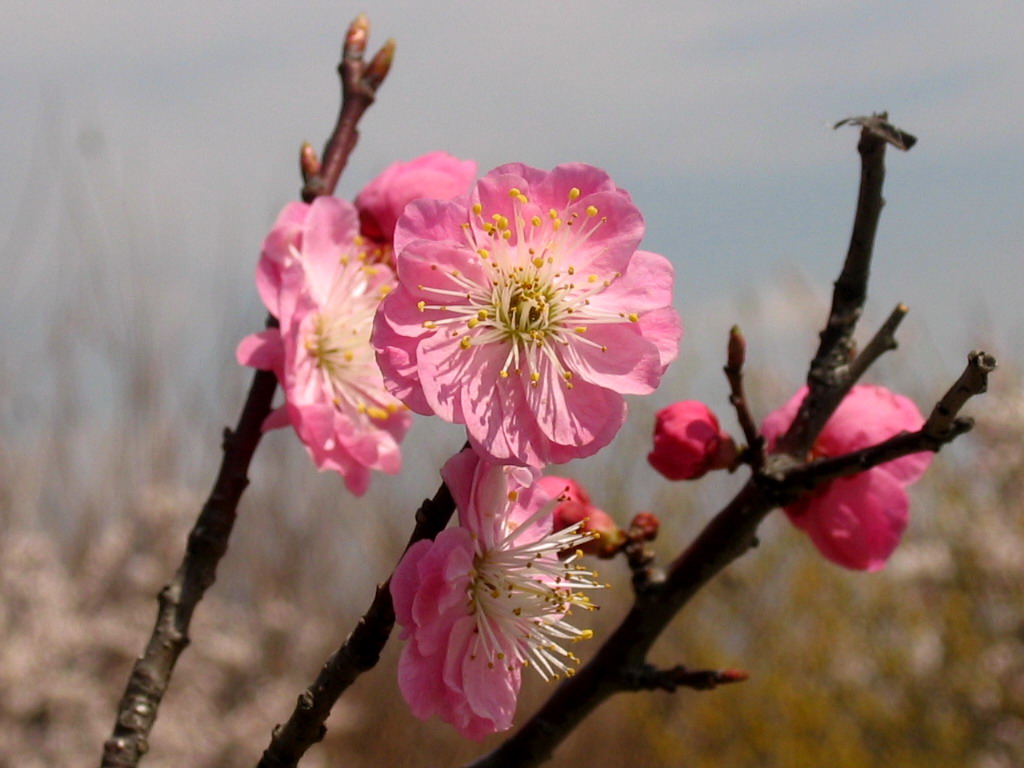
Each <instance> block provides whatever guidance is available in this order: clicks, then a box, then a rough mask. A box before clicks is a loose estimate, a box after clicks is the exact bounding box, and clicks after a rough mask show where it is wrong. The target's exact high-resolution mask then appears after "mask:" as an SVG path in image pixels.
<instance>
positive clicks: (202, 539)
mask: <svg viewBox="0 0 1024 768" xmlns="http://www.w3.org/2000/svg"><path fill="white" fill-rule="evenodd" d="M368 32H369V23H368V22H367V20H366V17H365V16H359V17H357V18H356V20H355V21H353V22H352V25H351V26H350V27H349V29H348V33H347V35H346V37H345V45H344V48H343V54H342V55H343V60H342V62H341V64H339V65H338V72H339V74H340V75H341V78H342V106H341V109H340V111H339V115H338V122H337V125H336V126H335V128H334V132H333V133H332V134H331V138H330V139H329V140H328V142H327V147H326V149H325V150H324V163H323V166H322V167H321V165H320V163H319V161H318V160H317V158H316V156H315V153H313V152H312V151H311V150H307V149H306V148H304V149H303V152H302V155H301V167H302V171H303V178H304V180H305V185H304V187H303V199H304V200H306V202H309V201H310V200H312V199H313V198H314V197H316V196H317V195H329V194H333V192H334V189H335V187H336V186H337V183H338V180H339V178H340V177H341V172H342V170H343V169H344V167H345V163H346V162H347V161H348V156H349V154H350V153H351V151H352V149H353V148H354V147H355V143H356V136H357V132H356V125H357V123H358V121H359V118H360V117H361V116H362V115H363V113H364V112H365V111H366V109H367V108H368V107H369V106H370V104H372V103H373V98H374V94H375V93H376V89H377V88H378V87H379V86H380V84H381V83H382V82H383V80H384V78H385V77H386V76H387V73H388V69H389V67H390V65H391V59H392V57H393V55H394V49H395V45H394V42H393V41H388V43H386V44H385V45H384V47H383V48H382V49H381V50H380V52H378V53H377V55H376V56H375V57H374V58H373V60H372V61H371V62H370V63H369V64H368V65H365V64H364V62H363V58H362V55H363V52H364V51H365V49H366V37H367V34H368ZM276 324H277V321H276V320H275V319H274V318H273V317H269V318H268V319H267V325H268V326H276ZM276 388H277V379H276V377H275V375H274V373H273V372H271V371H257V372H256V373H255V374H254V376H253V380H252V385H251V386H250V388H249V395H248V397H247V398H246V402H245V405H244V407H243V408H242V414H241V416H240V417H239V420H238V426H237V427H236V428H235V430H234V431H233V432H232V431H230V430H225V433H224V445H223V457H222V460H221V466H220V471H219V473H218V475H217V479H216V481H215V482H214V486H213V490H212V491H211V492H210V496H209V498H208V499H207V501H206V504H204V505H203V509H202V511H201V512H200V513H199V517H198V519H197V520H196V524H195V527H193V529H192V531H191V533H190V534H189V537H188V543H187V546H186V551H185V555H184V557H183V558H182V562H181V565H180V566H179V567H178V570H177V572H176V573H175V575H174V578H173V579H172V581H171V582H170V583H169V584H167V585H166V586H165V587H164V588H163V589H162V590H161V592H160V596H159V608H158V611H157V618H156V622H155V625H154V627H153V632H152V634H151V636H150V639H149V642H148V643H147V645H146V649H145V651H144V653H143V655H142V656H141V657H140V658H139V659H137V660H136V662H135V665H134V666H133V668H132V672H131V674H130V676H129V678H128V683H127V685H126V687H125V692H124V694H123V695H122V697H121V701H120V702H119V703H118V707H117V719H116V721H115V725H114V730H113V733H112V735H111V736H110V738H109V739H107V740H106V741H105V742H104V744H103V760H102V766H103V768H134V766H137V765H138V763H139V761H140V760H141V759H142V756H143V755H145V754H146V752H147V751H148V750H149V733H150V731H151V730H152V728H153V724H154V723H155V722H156V717H157V713H158V710H159V707H160V702H161V700H162V699H163V695H164V692H165V691H166V690H167V686H168V685H169V684H170V679H171V673H172V672H173V670H174V666H175V664H176V663H177V660H178V657H179V656H180V655H181V652H182V651H183V650H184V649H185V647H186V646H187V645H188V643H189V637H188V630H189V625H190V624H191V621H192V613H193V612H194V611H195V608H196V606H197V605H198V603H199V601H200V600H201V599H202V597H203V594H204V593H205V592H206V590H207V589H208V588H209V587H210V585H211V584H213V582H214V580H215V579H216V574H217V565H218V563H219V562H220V560H221V558H222V557H223V556H224V554H225V553H226V552H227V548H228V540H229V539H230V537H231V531H232V528H233V527H234V524H235V518H236V512H237V509H238V502H239V500H240V499H241V496H242V492H243V491H244V490H245V488H246V486H247V485H248V484H249V480H248V477H247V473H248V470H249V464H250V462H251V461H252V457H253V454H254V453H255V451H256V447H257V445H258V444H259V441H260V438H261V437H262V429H261V427H262V424H263V421H264V419H266V417H267V415H268V414H269V413H270V407H271V402H272V401H273V398H274V392H275V390H276Z"/></svg>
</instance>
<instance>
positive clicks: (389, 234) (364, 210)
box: [355, 152, 476, 261]
mask: <svg viewBox="0 0 1024 768" xmlns="http://www.w3.org/2000/svg"><path fill="white" fill-rule="evenodd" d="M475 176H476V163H474V162H473V161H472V160H459V159H458V158H457V157H452V156H451V155H449V154H448V153H447V152H430V153H429V154H426V155H422V156H420V157H417V158H416V159H415V160H410V161H408V162H397V163H392V164H391V165H389V166H388V167H387V168H385V169H384V171H383V172H382V173H381V174H380V175H379V176H377V177H376V178H375V179H373V181H371V182H370V183H369V184H367V185H366V186H365V187H363V190H362V192H360V193H359V194H358V195H357V196H356V200H355V204H356V210H358V211H359V224H360V232H361V234H362V236H363V237H364V238H366V239H367V240H370V241H372V242H373V243H374V244H376V246H377V247H378V248H380V249H381V253H380V256H379V257H378V260H383V261H390V252H391V244H392V242H393V241H394V236H395V225H396V224H397V223H398V218H399V217H400V216H401V215H402V211H403V210H405V206H406V205H408V204H409V203H411V202H412V201H413V200H418V199H419V198H421V197H426V198H433V199H438V200H450V199H451V198H453V197H455V196H456V195H461V194H464V193H465V192H466V190H467V189H469V185H470V183H471V182H472V181H473V178H474V177H475Z"/></svg>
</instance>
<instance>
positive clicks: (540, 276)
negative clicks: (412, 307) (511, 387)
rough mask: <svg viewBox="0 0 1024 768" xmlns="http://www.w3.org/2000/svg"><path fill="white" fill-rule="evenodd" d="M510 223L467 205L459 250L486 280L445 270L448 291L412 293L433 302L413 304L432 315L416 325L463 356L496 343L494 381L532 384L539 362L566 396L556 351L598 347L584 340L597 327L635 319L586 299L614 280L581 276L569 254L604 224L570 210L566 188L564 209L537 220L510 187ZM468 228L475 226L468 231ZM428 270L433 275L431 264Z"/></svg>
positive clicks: (573, 196) (568, 377)
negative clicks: (471, 257) (503, 351)
mask: <svg viewBox="0 0 1024 768" xmlns="http://www.w3.org/2000/svg"><path fill="white" fill-rule="evenodd" d="M508 195H509V197H510V198H511V201H512V219H511V220H510V219H509V218H508V217H507V216H505V215H503V214H500V213H494V214H491V215H489V216H488V215H486V213H485V211H484V210H483V206H482V205H481V204H480V203H475V204H474V205H473V206H472V208H471V219H470V221H467V222H465V223H464V224H463V225H462V228H463V232H464V237H465V240H466V244H467V246H468V247H469V248H470V249H471V250H472V251H473V252H474V253H475V254H476V256H477V257H478V258H479V259H480V260H481V261H482V262H483V263H484V264H486V265H487V278H488V279H486V280H484V281H480V282H477V281H475V280H473V279H470V278H469V277H467V275H466V274H464V273H463V272H461V271H459V270H455V269H448V270H445V272H446V274H447V276H448V278H449V280H450V283H451V287H450V288H439V287H433V286H423V285H420V286H417V288H418V290H420V291H421V292H423V293H424V294H427V295H429V296H430V297H432V298H434V299H435V301H428V300H422V301H420V302H419V303H418V307H419V310H420V311H421V312H427V311H428V310H436V311H440V313H441V315H440V316H439V315H435V318H436V319H432V320H427V321H424V322H423V327H424V328H426V329H428V330H437V331H440V332H443V333H447V334H449V335H450V336H451V337H452V338H459V344H460V346H461V347H462V348H463V349H469V348H470V347H472V346H477V345H482V344H495V343H497V344H502V345H504V346H505V347H507V355H506V358H505V361H504V364H503V365H502V367H501V370H500V373H499V375H500V376H501V377H502V378H507V377H508V376H509V375H522V374H523V373H524V372H526V374H527V375H528V376H529V377H530V383H531V385H532V386H537V385H538V383H539V381H540V377H541V374H540V368H541V363H542V361H544V360H546V361H547V362H548V363H550V364H551V366H552V368H553V370H555V371H557V373H558V375H559V377H560V378H561V380H562V382H563V384H564V386H565V387H566V388H567V389H572V386H573V384H572V379H573V371H572V370H571V368H570V366H569V365H568V364H567V362H566V360H565V358H564V356H563V355H562V353H561V349H562V348H564V347H567V346H569V345H573V344H581V345H589V346H591V347H594V348H597V349H600V350H601V351H602V352H604V351H607V349H606V347H604V346H603V345H601V344H598V343H596V342H594V341H591V340H590V339H589V338H588V337H587V332H588V330H589V328H590V327H591V326H593V325H597V324H605V323H622V322H637V321H638V320H639V317H638V315H637V314H636V313H629V312H611V311H607V310H598V309H595V308H594V307H592V306H591V299H592V298H593V297H594V296H595V295H596V294H599V293H600V292H602V291H604V290H605V289H606V288H608V287H609V286H610V285H611V284H612V283H613V282H614V281H615V280H617V279H618V278H620V277H621V276H622V274H621V272H612V273H609V274H605V275H598V274H593V273H591V274H587V275H582V274H579V273H578V271H577V268H576V266H575V265H574V263H573V262H574V255H575V254H576V253H578V252H579V251H580V249H581V248H583V247H584V245H585V244H586V243H587V241H588V240H589V239H590V238H591V237H592V236H593V234H594V233H595V232H596V231H597V230H598V229H599V228H600V227H601V226H603V225H604V224H606V223H607V221H608V219H607V217H606V216H600V215H599V214H600V211H599V210H598V208H597V207H596V206H594V205H589V206H587V207H586V208H583V209H580V206H579V205H575V203H576V201H577V200H578V199H579V197H580V190H579V189H577V188H575V187H574V188H572V189H571V190H569V193H568V200H567V202H566V205H565V208H563V209H562V210H561V211H559V210H556V209H554V208H551V209H549V210H548V211H547V212H546V214H542V213H541V212H540V211H539V209H537V206H533V205H531V204H530V201H529V199H528V198H527V197H526V195H524V194H523V193H522V191H520V190H519V189H518V188H512V189H510V190H509V191H508ZM474 224H475V225H476V226H474ZM432 269H435V270H436V269H440V267H438V266H437V265H433V266H432Z"/></svg>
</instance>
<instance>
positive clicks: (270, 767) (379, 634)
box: [259, 483, 455, 768]
mask: <svg viewBox="0 0 1024 768" xmlns="http://www.w3.org/2000/svg"><path fill="white" fill-rule="evenodd" d="M454 511H455V501H454V499H452V496H451V493H450V492H449V491H448V486H446V485H445V484H444V483H441V487H440V488H438V490H437V493H436V494H435V495H434V498H433V499H427V500H425V501H424V502H423V504H422V505H421V506H420V508H419V509H418V510H417V512H416V526H415V527H414V528H413V532H412V535H411V536H410V537H409V541H408V543H407V544H406V545H405V548H406V549H408V548H409V547H411V546H412V545H413V544H415V543H416V542H417V541H421V540H422V539H433V538H435V537H436V536H437V534H439V533H440V532H441V531H442V530H444V528H445V526H446V525H448V521H449V520H450V519H451V516H452V514H453V513H454ZM390 584H391V579H390V578H389V579H388V580H387V581H385V582H384V583H383V584H378V585H377V589H376V592H375V593H374V596H373V602H372V603H371V604H370V607H369V609H368V610H367V611H366V613H365V614H364V615H363V617H362V618H361V619H360V620H359V623H358V624H357V625H356V628H355V629H354V630H352V633H351V634H350V635H349V636H348V637H347V638H346V639H345V642H344V643H342V645H341V647H340V648H339V649H338V650H337V651H335V652H334V654H332V655H331V657H330V658H329V659H328V660H327V662H326V663H325V664H324V666H323V668H322V669H321V670H320V674H319V675H318V676H317V678H316V681H315V682H314V683H313V684H312V685H311V686H309V688H307V689H306V690H305V691H303V692H302V693H301V694H300V695H299V699H298V702H297V703H296V705H295V709H294V710H292V714H291V717H289V718H288V722H286V723H285V724H284V725H279V726H277V727H276V728H274V733H273V736H272V737H271V740H270V746H268V747H267V749H266V750H265V751H264V752H263V757H261V758H260V762H259V768H294V766H295V765H297V764H298V762H299V760H300V759H301V758H302V756H303V755H304V754H305V753H306V750H308V749H309V748H310V747H311V746H313V745H314V744H316V743H317V742H318V741H320V740H321V739H323V737H324V735H325V734H326V733H327V728H326V727H325V726H324V723H325V722H326V721H327V718H328V716H329V715H330V714H331V709H332V708H333V707H334V704H335V702H337V701H338V699H339V698H340V697H341V695H342V694H343V693H344V692H345V690H346V689H347V688H348V687H349V686H350V685H352V683H354V682H355V681H356V679H357V678H358V677H359V676H360V675H361V674H362V673H363V672H366V671H368V670H370V669H373V668H374V667H375V666H376V665H377V662H378V661H379V660H380V652H381V651H382V650H383V649H384V645H385V644H386V643H387V641H388V637H389V636H390V634H391V630H392V628H393V627H394V624H395V609H394V605H393V603H392V600H391V590H390Z"/></svg>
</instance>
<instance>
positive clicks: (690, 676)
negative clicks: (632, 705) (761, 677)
mask: <svg viewBox="0 0 1024 768" xmlns="http://www.w3.org/2000/svg"><path fill="white" fill-rule="evenodd" d="M749 679H750V675H749V674H748V673H747V672H745V671H743V670H742V669H688V668H686V667H684V666H683V665H682V664H679V665H677V666H675V667H672V668H671V669H657V668H656V667H653V666H651V665H650V664H644V665H643V666H641V667H640V668H639V669H638V670H637V671H636V674H635V675H634V676H632V679H631V680H630V684H631V685H632V687H631V688H630V689H629V690H632V691H668V692H669V693H674V692H675V691H676V689H678V688H693V689H694V690H697V691H712V690H714V689H715V688H717V687H718V686H720V685H729V684H730V683H742V682H743V681H744V680H749Z"/></svg>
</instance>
